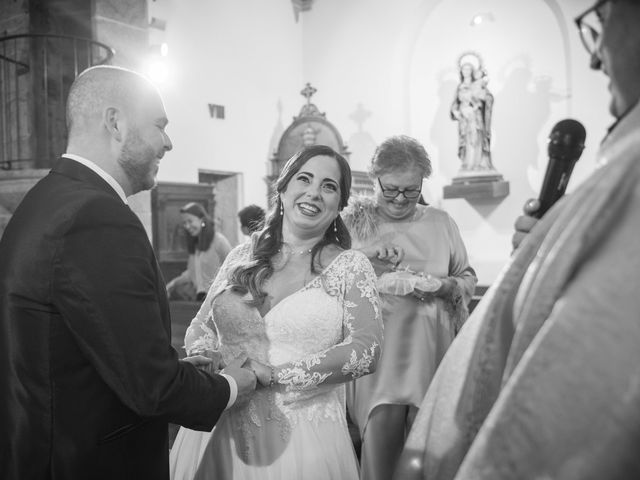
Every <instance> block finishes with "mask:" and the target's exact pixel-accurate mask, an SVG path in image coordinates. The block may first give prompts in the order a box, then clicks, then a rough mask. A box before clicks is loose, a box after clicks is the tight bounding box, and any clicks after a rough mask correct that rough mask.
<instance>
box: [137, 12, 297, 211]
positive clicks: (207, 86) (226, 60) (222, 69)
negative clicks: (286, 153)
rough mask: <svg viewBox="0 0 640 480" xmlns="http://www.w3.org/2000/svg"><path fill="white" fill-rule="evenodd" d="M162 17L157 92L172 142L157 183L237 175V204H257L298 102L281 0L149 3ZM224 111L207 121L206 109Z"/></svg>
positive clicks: (291, 29) (291, 22) (288, 16)
mask: <svg viewBox="0 0 640 480" xmlns="http://www.w3.org/2000/svg"><path fill="white" fill-rule="evenodd" d="M149 8H150V16H156V17H158V18H164V19H166V28H165V30H164V31H156V32H154V33H153V34H152V43H153V42H161V41H164V42H166V43H167V44H168V47H169V53H168V56H167V59H166V62H167V67H168V76H167V79H166V81H165V82H163V83H161V84H160V90H161V92H162V94H163V97H164V98H165V103H166V105H165V106H166V110H167V113H168V116H169V125H168V128H167V132H168V133H169V135H170V136H171V139H172V141H173V146H174V148H173V151H172V152H170V153H168V154H167V155H166V156H165V158H164V160H163V162H162V164H161V168H160V172H159V174H158V179H159V180H160V181H171V182H192V183H193V182H197V181H198V169H204V170H216V171H218V170H220V171H228V172H241V173H242V175H241V180H240V182H239V183H240V192H239V196H240V198H239V199H238V203H239V205H240V207H242V206H244V205H246V204H250V203H256V204H258V205H261V206H263V207H265V206H266V204H267V202H266V195H267V189H266V184H265V182H264V180H263V179H264V177H265V175H266V174H267V162H268V160H269V158H270V157H271V154H272V152H273V149H274V148H275V146H276V145H277V140H278V139H279V137H280V135H281V134H282V132H283V131H284V129H285V128H286V127H287V126H288V125H289V123H290V122H291V118H292V117H293V116H294V115H296V114H297V113H298V110H299V108H300V106H301V105H302V104H303V101H304V98H303V97H302V96H300V95H299V92H300V90H301V89H302V88H303V87H304V78H303V76H302V68H301V64H302V55H303V53H302V44H301V24H300V23H296V21H295V18H294V12H293V9H292V7H291V3H290V1H289V0H270V1H269V2H264V1H263V0H248V1H243V2H230V1H222V0H191V1H189V2H183V1H173V0H157V1H155V2H150V3H149ZM210 103H211V104H216V105H222V106H224V107H225V118H224V119H219V118H211V116H210V112H209V107H208V104H210Z"/></svg>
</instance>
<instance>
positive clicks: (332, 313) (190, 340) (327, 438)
mask: <svg viewBox="0 0 640 480" xmlns="http://www.w3.org/2000/svg"><path fill="white" fill-rule="evenodd" d="M250 248H251V247H250V246H249V245H248V244H246V245H243V246H240V247H238V248H236V249H235V250H234V251H233V252H232V253H231V254H230V255H229V257H228V258H227V261H226V262H225V265H224V266H223V268H222V269H221V272H220V273H219V275H218V277H217V278H216V281H215V283H214V285H213V286H212V287H211V290H210V293H209V296H208V297H207V300H205V303H204V304H203V306H202V308H201V309H200V312H199V313H198V315H197V317H196V318H195V319H194V320H193V322H192V325H191V327H190V328H189V331H188V332H187V336H186V341H185V343H186V346H187V351H193V350H197V349H202V348H212V347H213V346H214V345H215V346H217V347H218V348H219V350H220V352H221V353H222V355H223V357H224V359H225V361H227V362H228V361H230V360H231V359H233V358H235V357H237V356H238V355H239V354H241V353H246V354H247V355H249V356H250V357H252V358H255V359H256V360H258V361H261V362H265V363H269V364H272V365H275V366H277V367H279V368H278V370H277V371H278V374H277V378H276V385H275V386H274V387H273V388H263V389H258V390H257V391H256V392H255V393H254V394H253V395H252V396H251V397H250V399H249V400H248V402H247V401H245V403H240V404H236V405H234V406H233V407H231V408H230V409H229V410H227V411H226V412H225V413H224V414H223V415H222V417H221V418H220V420H219V422H218V424H217V425H216V427H215V428H214V429H213V431H212V432H197V431H193V430H188V429H185V428H182V429H181V430H180V431H179V432H178V435H177V437H176V440H175V442H174V445H173V448H172V451H171V462H170V465H171V478H172V479H176V480H177V479H180V480H182V479H207V478H209V479H213V478H215V479H217V480H224V479H256V480H258V479H259V480H264V479H279V480H286V479H291V480H294V479H295V480H298V479H305V480H309V479H318V480H320V479H322V480H328V479H354V480H355V479H357V478H358V466H357V461H356V457H355V453H354V450H353V446H352V443H351V439H350V437H349V433H348V429H347V423H346V417H345V398H344V397H345V391H344V383H345V382H347V381H349V380H352V379H355V378H358V377H360V376H362V375H365V374H367V373H370V372H371V371H373V370H374V368H375V364H376V361H377V359H378V357H379V354H380V344H381V341H382V338H381V337H382V326H381V319H380V311H379V308H378V296H377V292H376V289H375V281H376V279H375V274H374V272H373V269H372V267H371V265H370V263H369V261H368V260H367V258H366V257H365V256H364V255H363V254H361V253H359V252H356V251H352V250H348V251H345V252H342V253H341V254H340V255H338V256H337V257H336V258H335V259H334V260H333V262H331V264H329V265H328V266H327V267H326V268H325V269H324V270H323V272H322V273H321V274H320V275H319V276H317V277H316V278H314V279H313V280H312V281H311V282H309V283H308V284H307V285H305V286H304V287H302V288H301V289H300V290H298V291H296V292H294V293H293V294H291V295H290V296H288V297H286V298H284V299H283V300H282V301H280V302H279V303H278V304H276V305H275V306H274V307H273V308H272V309H271V310H270V311H269V312H268V313H267V314H266V315H265V316H264V318H263V317H261V315H260V313H259V312H258V310H257V309H256V308H255V307H253V306H252V305H251V304H250V303H248V300H250V297H249V295H248V294H247V295H245V296H242V295H241V294H239V293H237V292H235V291H233V290H232V289H230V288H227V287H226V276H227V274H228V272H229V271H230V269H232V268H233V266H234V265H236V264H237V262H239V261H244V260H246V259H247V258H248V256H249V254H250ZM247 297H249V298H247Z"/></svg>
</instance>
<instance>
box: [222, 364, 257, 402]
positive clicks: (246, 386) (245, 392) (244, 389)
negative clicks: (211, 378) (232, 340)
mask: <svg viewBox="0 0 640 480" xmlns="http://www.w3.org/2000/svg"><path fill="white" fill-rule="evenodd" d="M246 359H247V358H246V356H242V357H238V358H236V359H234V360H232V361H231V362H229V364H228V365H227V366H226V367H224V370H222V373H224V374H226V375H231V376H232V377H233V379H234V380H235V381H236V384H237V385H238V398H237V400H236V403H243V402H244V401H245V400H246V399H247V397H249V395H251V394H252V393H253V391H254V390H255V389H256V374H255V373H254V372H253V371H251V370H249V369H246V368H242V364H243V363H244V362H245V361H246Z"/></svg>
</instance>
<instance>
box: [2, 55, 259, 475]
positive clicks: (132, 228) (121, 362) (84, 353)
mask: <svg viewBox="0 0 640 480" xmlns="http://www.w3.org/2000/svg"><path fill="white" fill-rule="evenodd" d="M67 124H68V125H67V126H68V130H69V143H68V146H67V153H66V154H65V155H63V157H62V158H61V159H59V160H58V161H57V162H56V163H55V165H54V166H53V168H52V170H51V172H50V173H49V174H48V175H47V176H46V177H45V178H44V179H42V180H41V181H40V182H38V184H37V185H36V186H35V187H34V188H33V189H31V191H30V192H29V193H28V194H27V195H26V197H25V198H24V200H23V201H22V203H21V204H20V206H19V207H18V208H17V210H16V212H15V214H14V215H13V217H12V218H11V221H10V222H9V224H8V226H7V228H6V230H5V232H4V235H3V237H2V240H1V241H0V391H1V392H2V393H1V396H0V432H1V433H0V478H3V479H25V478H40V479H42V478H69V479H76V478H78V479H79V478H93V479H96V478H110V479H124V478H136V479H144V478H149V479H151V478H152V479H162V478H168V477H169V471H168V450H169V446H168V439H167V423H168V422H173V423H178V424H181V425H184V426H187V427H189V428H193V429H198V430H210V429H211V428H212V427H213V426H214V425H215V423H216V421H217V420H218V418H219V417H220V415H221V413H222V412H223V411H224V410H225V408H228V407H229V406H230V405H232V404H233V402H234V401H235V399H236V395H243V394H247V393H249V392H250V391H252V390H253V389H254V388H255V375H254V374H253V373H252V372H250V371H249V370H245V369H242V368H240V367H238V366H232V367H228V368H227V369H225V372H224V373H225V375H209V374H208V373H205V372H203V371H201V370H199V369H197V368H196V366H198V365H205V364H206V363H208V362H210V361H209V360H208V359H205V358H203V357H191V358H187V359H186V360H185V361H179V360H178V355H177V353H176V352H175V350H174V349H173V348H172V347H171V332H170V316H169V307H168V303H167V298H166V294H165V285H164V281H163V279H162V277H161V274H160V271H159V268H158V264H157V261H156V258H155V256H154V253H153V250H152V247H151V245H150V243H149V240H148V238H147V234H146V232H145V230H144V228H143V226H142V224H141V223H140V221H139V220H138V217H137V216H136V215H135V214H134V213H133V212H132V211H131V209H130V208H129V206H128V205H127V197H128V196H130V195H133V194H134V193H137V192H140V191H142V190H148V189H150V188H152V187H153V186H154V185H155V177H156V173H157V171H158V165H159V163H160V159H161V158H162V157H163V155H164V154H165V152H167V151H169V150H171V147H172V145H171V141H170V140H169V137H168V135H167V133H166V132H165V127H166V125H167V118H166V114H165V111H164V106H163V104H162V100H161V98H160V96H159V94H158V92H157V91H156V90H155V89H154V88H153V86H152V85H151V84H150V83H149V82H148V81H147V80H145V79H144V78H143V77H141V76H140V75H138V74H136V73H134V72H131V71H129V70H124V69H121V68H117V67H105V66H103V67H94V68H91V69H89V70H86V71H85V72H83V73H82V74H81V75H80V76H79V77H78V78H77V79H76V80H75V82H74V83H73V85H72V87H71V90H70V92H69V98H68V102H67Z"/></svg>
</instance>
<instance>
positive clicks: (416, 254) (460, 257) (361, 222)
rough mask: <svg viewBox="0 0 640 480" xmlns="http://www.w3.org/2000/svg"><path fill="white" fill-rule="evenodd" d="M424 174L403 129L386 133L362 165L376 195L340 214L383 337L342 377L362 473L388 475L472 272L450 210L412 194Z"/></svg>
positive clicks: (460, 319)
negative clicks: (377, 302)
mask: <svg viewBox="0 0 640 480" xmlns="http://www.w3.org/2000/svg"><path fill="white" fill-rule="evenodd" d="M430 174H431V161H430V160H429V156H428V155H427V152H426V151H425V149H424V147H423V146H422V145H421V144H420V143H419V142H418V141H417V140H414V139H413V138H411V137H407V136H397V137H391V138H389V139H387V140H385V141H384V142H383V143H382V144H381V145H380V146H379V147H378V149H377V150H376V152H375V153H374V156H373V159H372V161H371V166H370V168H369V175H370V176H371V178H372V180H373V183H374V191H375V193H374V196H373V197H370V198H359V199H354V200H353V201H352V202H351V204H350V205H349V207H348V208H347V209H345V211H344V213H343V218H344V220H345V223H346V225H347V228H349V231H350V233H351V236H352V238H353V247H354V248H357V249H359V250H360V251H362V252H363V253H365V254H366V255H367V257H369V259H370V260H371V263H372V264H373V266H374V268H375V269H376V273H377V274H378V290H379V291H380V298H381V300H382V320H383V322H384V335H385V341H384V347H383V349H382V356H381V357H380V362H379V364H378V368H377V370H376V372H375V373H374V374H372V375H368V376H366V377H363V378H361V379H358V380H356V381H355V383H352V384H351V385H350V391H349V397H348V398H349V402H348V407H349V413H350V415H351V418H352V420H353V421H354V423H356V424H357V425H358V427H359V429H360V433H361V436H362V461H361V466H362V474H361V478H362V479H363V480H371V479H385V480H387V479H390V478H391V477H392V474H393V470H394V468H395V464H396V462H397V460H398V457H399V455H400V452H401V451H402V446H403V444H404V441H405V439H406V435H407V433H408V432H409V429H410V427H411V423H412V421H413V419H414V418H415V414H416V412H417V410H418V406H419V405H420V404H421V402H422V398H423V397H424V395H425V393H426V391H427V387H428V386H429V383H430V382H431V379H432V377H433V374H434V373H435V371H436V368H437V367H438V364H439V363H440V360H442V357H443V355H444V353H445V352H446V350H447V348H448V347H449V345H450V344H451V342H452V340H453V338H454V336H455V334H456V333H457V331H458V329H459V328H460V327H461V326H462V324H463V323H464V321H465V320H466V318H467V317H468V310H467V304H468V303H469V301H470V300H471V296H472V295H473V291H474V289H475V285H476V282H477V279H476V275H475V272H474V271H473V269H472V268H471V267H470V266H469V261H468V259H467V251H466V249H465V246H464V243H463V242H462V238H461V237H460V232H459V231H458V227H457V226H456V224H455V222H454V221H453V219H452V218H451V217H450V216H449V215H448V214H447V213H446V212H444V211H443V210H439V209H437V208H434V207H431V206H428V205H421V204H419V199H420V197H421V192H422V181H423V179H424V178H428V177H429V175H430Z"/></svg>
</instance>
